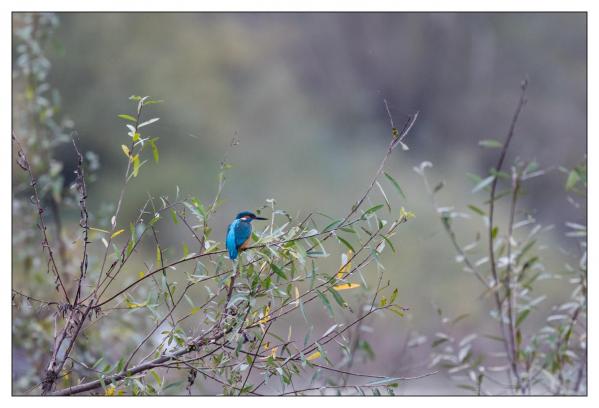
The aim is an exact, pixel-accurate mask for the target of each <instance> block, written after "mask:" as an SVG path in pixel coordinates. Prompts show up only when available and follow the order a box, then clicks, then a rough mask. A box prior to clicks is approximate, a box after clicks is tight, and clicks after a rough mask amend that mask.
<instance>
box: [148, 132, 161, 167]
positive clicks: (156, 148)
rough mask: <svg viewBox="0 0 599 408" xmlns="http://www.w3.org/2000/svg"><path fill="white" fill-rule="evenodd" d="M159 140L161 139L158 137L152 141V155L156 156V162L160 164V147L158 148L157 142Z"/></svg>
mask: <svg viewBox="0 0 599 408" xmlns="http://www.w3.org/2000/svg"><path fill="white" fill-rule="evenodd" d="M158 139H159V138H158V137H155V138H153V139H150V147H151V148H152V154H153V155H154V161H155V162H156V163H158V161H159V159H160V155H159V154H158V146H156V141H157V140H158Z"/></svg>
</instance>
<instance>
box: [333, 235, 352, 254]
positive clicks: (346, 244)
mask: <svg viewBox="0 0 599 408" xmlns="http://www.w3.org/2000/svg"><path fill="white" fill-rule="evenodd" d="M337 239H338V240H339V241H341V243H342V244H343V245H345V246H346V247H348V248H349V249H351V250H352V252H354V253H355V252H356V251H354V247H353V246H351V244H350V243H349V242H347V241H346V240H345V239H343V238H341V237H340V236H337Z"/></svg>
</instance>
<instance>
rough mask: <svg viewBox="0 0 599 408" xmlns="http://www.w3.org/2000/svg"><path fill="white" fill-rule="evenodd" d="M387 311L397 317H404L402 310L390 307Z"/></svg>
mask: <svg viewBox="0 0 599 408" xmlns="http://www.w3.org/2000/svg"><path fill="white" fill-rule="evenodd" d="M389 310H391V311H392V312H393V313H395V314H396V315H398V316H399V317H404V316H405V313H404V311H403V310H401V309H399V308H396V307H390V308H389Z"/></svg>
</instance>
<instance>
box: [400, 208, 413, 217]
mask: <svg viewBox="0 0 599 408" xmlns="http://www.w3.org/2000/svg"><path fill="white" fill-rule="evenodd" d="M415 216H416V214H414V213H413V212H412V211H406V210H405V208H403V207H401V208H400V209H399V217H400V218H405V219H406V220H409V219H410V218H414V217H415Z"/></svg>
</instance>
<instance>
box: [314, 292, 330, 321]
mask: <svg viewBox="0 0 599 408" xmlns="http://www.w3.org/2000/svg"><path fill="white" fill-rule="evenodd" d="M316 293H318V297H319V298H320V300H321V301H322V303H323V304H324V305H325V307H326V309H327V312H328V313H329V317H330V318H331V319H332V318H333V316H334V315H333V307H332V306H331V303H330V302H329V299H327V297H326V296H325V295H324V293H322V292H321V291H319V290H318V289H316Z"/></svg>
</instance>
